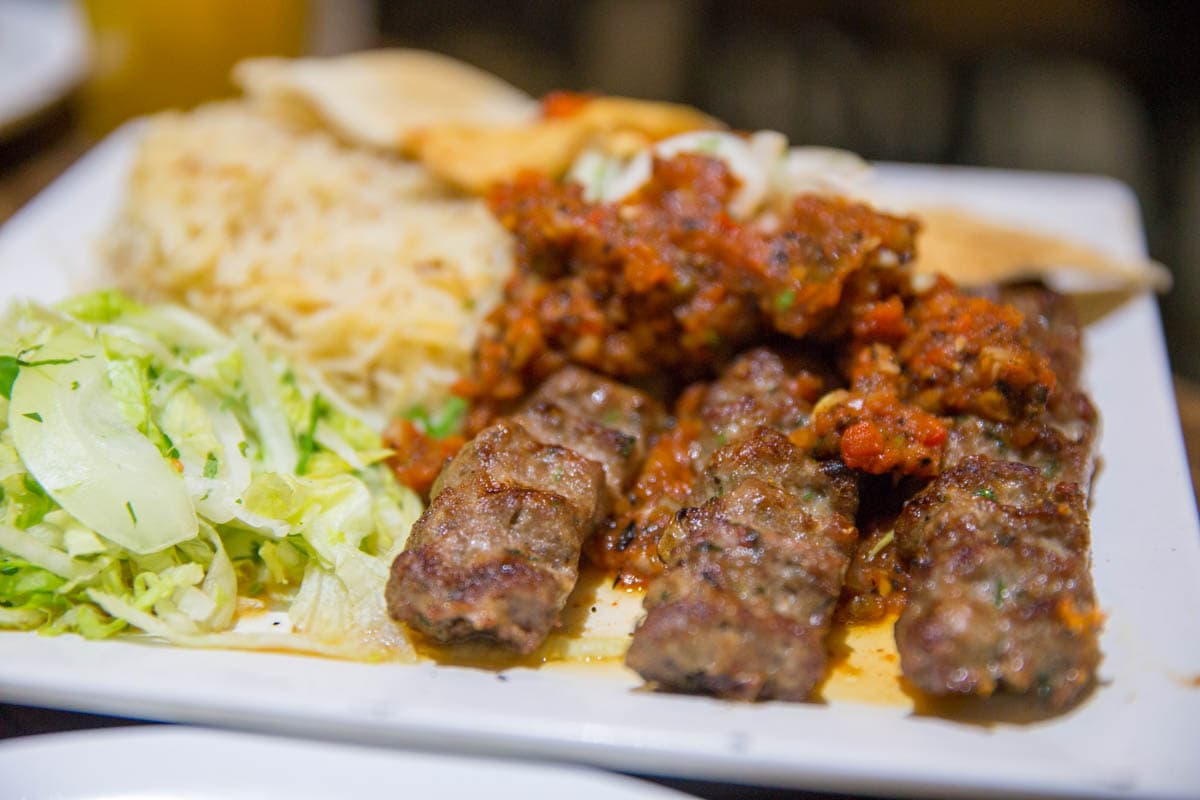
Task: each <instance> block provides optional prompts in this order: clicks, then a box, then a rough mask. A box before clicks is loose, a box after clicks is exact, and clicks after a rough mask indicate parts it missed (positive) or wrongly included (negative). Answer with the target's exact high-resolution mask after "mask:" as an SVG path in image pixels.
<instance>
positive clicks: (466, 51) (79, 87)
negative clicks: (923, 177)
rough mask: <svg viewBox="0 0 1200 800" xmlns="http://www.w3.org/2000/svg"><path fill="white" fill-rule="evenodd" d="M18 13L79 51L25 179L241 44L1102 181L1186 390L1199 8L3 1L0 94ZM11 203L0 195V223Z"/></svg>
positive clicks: (36, 130) (0, 145)
mask: <svg viewBox="0 0 1200 800" xmlns="http://www.w3.org/2000/svg"><path fill="white" fill-rule="evenodd" d="M22 7H24V8H25V10H26V12H28V11H29V9H30V8H31V7H32V8H40V9H42V10H43V11H45V10H46V9H48V8H53V7H57V8H59V9H60V10H64V9H65V10H67V11H70V12H74V13H75V17H74V18H75V21H76V22H77V23H78V24H79V29H80V30H79V35H80V36H82V38H83V41H84V44H85V46H86V47H87V51H88V53H89V55H88V57H87V58H86V61H84V62H82V63H77V64H76V65H75V70H76V72H75V77H76V80H75V83H74V84H72V85H71V88H72V89H73V91H71V92H70V93H69V94H66V95H65V99H64V100H62V101H61V102H58V103H54V104H52V105H50V106H49V107H48V108H39V109H37V111H38V113H37V114H31V115H27V116H32V117H33V118H32V119H24V120H22V122H23V124H22V125H21V126H20V130H17V131H15V132H14V130H13V126H10V127H9V128H8V129H6V128H5V127H4V126H3V125H2V124H0V181H3V180H5V179H6V176H8V177H7V179H8V180H10V181H12V180H17V181H18V183H19V182H20V180H21V179H20V178H19V176H18V177H17V178H15V179H14V178H12V177H11V173H13V172H14V171H18V172H19V171H20V170H21V169H23V168H25V167H26V164H27V162H28V160H29V157H30V155H31V154H36V153H37V152H38V151H39V150H41V149H42V148H44V147H45V146H46V143H47V141H52V140H53V139H54V138H55V137H56V136H57V137H62V136H66V137H67V138H68V139H69V141H71V142H73V143H74V146H75V147H76V148H80V150H79V151H80V152H81V151H82V150H81V148H82V147H84V146H86V145H87V144H88V143H90V142H94V141H95V139H96V138H98V137H99V136H100V135H102V134H103V133H105V132H106V131H108V130H110V129H111V128H113V127H115V126H116V125H117V124H119V123H120V122H122V121H123V120H124V119H126V118H128V117H130V116H133V115H136V114H139V113H144V112H146V111H152V110H156V109H159V108H163V107H169V106H188V105H192V104H195V103H196V102H199V101H201V100H203V99H207V98H210V97H214V96H220V95H222V94H227V93H229V92H230V91H231V87H230V86H229V84H228V82H227V79H226V75H227V71H228V67H229V65H230V64H231V63H233V62H235V61H237V60H238V59H240V58H242V57H244V56H247V55H257V54H266V53H278V54H288V55H294V54H301V53H309V54H334V53H339V52H346V51H349V50H353V49H359V48H363V47H372V46H381V45H389V44H396V45H405V46H416V47H423V48H430V49H437V50H442V51H444V52H447V53H449V54H451V55H454V56H457V57H460V58H463V59H465V60H467V61H470V62H473V63H475V64H477V65H479V66H481V67H484V68H485V69H488V70H491V71H493V72H495V73H497V74H498V75H500V76H501V77H504V78H506V79H507V80H509V81H510V82H512V83H514V84H516V85H517V86H520V87H522V88H524V89H526V90H528V91H529V92H532V93H534V94H542V93H544V92H547V91H549V90H552V89H559V88H564V89H576V90H596V91H602V92H609V93H615V94H626V95H632V96H638V97H651V98H660V99H671V100H681V101H684V102H689V103H692V104H695V105H697V106H700V107H702V108H704V109H705V110H708V111H711V112H713V113H715V114H717V115H718V116H721V117H723V118H724V119H726V120H727V121H729V122H730V123H731V124H733V125H734V126H739V127H746V128H774V129H777V130H780V131H783V132H785V133H786V134H788V136H789V137H790V138H791V139H792V140H793V141H794V142H797V143H803V144H823V145H830V146H835V147H842V148H847V149H850V150H853V151H856V152H858V153H860V154H862V155H864V156H866V157H867V158H871V159H884V160H896V161H915V162H926V163H946V164H975V165H982V166H994V167H1005V168H1018V169H1033V170H1054V171H1066V172H1087V173H1099V174H1104V175H1111V176H1113V177H1116V178H1118V179H1120V180H1122V181H1124V182H1126V183H1127V184H1129V185H1130V186H1131V187H1132V188H1133V189H1134V190H1135V191H1136V192H1137V195H1138V197H1139V198H1140V200H1141V203H1142V208H1143V213H1144V218H1145V222H1146V226H1147V236H1148V240H1149V248H1150V252H1151V255H1153V256H1154V257H1155V258H1156V259H1158V260H1160V261H1162V262H1164V263H1165V264H1167V265H1168V266H1170V267H1171V268H1172V270H1173V272H1174V274H1175V280H1176V288H1175V290H1174V291H1173V292H1172V293H1171V294H1169V295H1167V296H1166V297H1164V298H1163V299H1162V307H1163V312H1164V317H1165V323H1166V326H1167V331H1168V335H1169V341H1170V345H1171V353H1172V359H1173V364H1174V367H1175V369H1176V371H1177V372H1178V373H1180V374H1183V375H1187V376H1190V377H1191V378H1193V379H1197V380H1200V348H1195V347H1191V346H1190V345H1191V344H1192V343H1193V342H1195V341H1200V314H1197V313H1195V311H1194V309H1195V307H1196V303H1197V300H1200V225H1196V224H1194V223H1193V221H1194V220H1197V219H1200V59H1197V58H1196V57H1195V55H1194V43H1195V40H1196V35H1197V34H1198V33H1200V4H1196V3H1192V2H1186V1H1185V0H1175V1H1174V2H1172V1H1171V0H1162V1H1161V2H1153V3H1138V2H1132V0H1027V2H1020V3H1013V2H1002V1H1000V0H995V1H994V2H970V0H958V2H954V1H952V0H912V2H907V3H896V2H887V1H885V0H839V1H837V2H834V1H832V0H801V1H799V2H784V1H783V0H738V1H736V2H734V1H732V0H579V1H578V2H560V1H559V0H510V2H506V3H496V2H491V1H490V0H440V2H428V0H254V1H253V2H242V0H176V1H175V2H159V0H79V2H77V3H75V4H71V3H65V2H54V0H0V62H3V64H0V95H2V94H3V89H4V81H8V82H9V83H13V82H14V81H16V80H18V78H19V76H15V75H14V74H13V73H12V71H11V70H10V69H9V68H7V67H5V66H4V65H5V64H8V63H11V62H16V63H17V64H18V66H21V65H28V64H29V63H30V62H31V61H32V60H35V57H36V54H32V55H31V54H30V53H32V50H30V48H31V45H30V42H29V36H28V35H27V34H25V33H24V32H22V31H21V30H18V28H19V26H16V25H14V23H13V20H14V19H16V17H14V16H13V11H12V10H13V9H14V8H17V9H19V8H22ZM60 45H61V42H60ZM22 49H24V50H30V53H19V52H18V51H19V50H22ZM39 52H42V53H44V52H46V48H45V47H42V48H41V50H40V51H39ZM60 69H61V65H60ZM2 111H3V107H2V99H0V112H2ZM52 170H53V166H51V167H44V168H42V171H41V172H39V173H38V174H37V176H36V177H35V178H31V179H29V180H28V181H27V183H26V184H25V185H27V186H30V187H33V186H36V185H37V184H38V183H39V182H41V180H42V179H43V178H45V173H46V172H47V171H52ZM14 197H15V198H16V199H13V198H14ZM23 199H24V196H23V195H22V194H21V193H20V191H18V192H17V193H16V194H15V195H14V194H12V193H11V192H10V194H9V197H8V198H7V199H4V198H0V218H2V216H3V215H5V213H4V212H6V211H7V212H11V211H12V210H13V207H14V206H15V205H17V204H19V203H20V202H22V201H23ZM3 203H8V206H9V207H8V208H7V209H6V208H5V207H4V205H3Z"/></svg>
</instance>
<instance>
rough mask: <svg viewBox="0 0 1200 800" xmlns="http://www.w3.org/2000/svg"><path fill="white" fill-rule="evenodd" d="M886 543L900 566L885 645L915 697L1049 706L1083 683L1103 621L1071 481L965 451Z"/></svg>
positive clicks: (1083, 519) (1074, 694) (1081, 510)
mask: <svg viewBox="0 0 1200 800" xmlns="http://www.w3.org/2000/svg"><path fill="white" fill-rule="evenodd" d="M896 544H897V546H898V552H899V554H900V556H901V558H903V559H904V560H905V561H906V563H907V564H908V566H909V569H910V577H909V589H908V601H907V604H906V605H905V607H904V610H903V612H902V613H901V615H900V619H899V620H898V621H897V623H896V644H897V646H898V648H899V650H900V660H901V666H902V668H903V671H904V675H905V677H906V678H908V680H910V681H912V682H913V683H914V684H915V685H916V686H917V687H919V688H920V689H921V690H922V691H925V692H928V693H930V694H934V695H943V694H975V695H983V696H987V695H990V694H992V693H994V692H996V691H998V690H1007V691H1011V692H1017V693H1026V692H1028V693H1033V694H1035V695H1036V696H1037V697H1039V698H1041V700H1042V701H1043V702H1044V703H1045V704H1046V706H1047V707H1049V708H1052V709H1057V708H1062V707H1065V706H1067V705H1069V704H1070V703H1071V702H1072V701H1074V700H1075V699H1076V698H1078V697H1079V696H1080V695H1081V693H1082V692H1083V691H1084V690H1085V689H1086V688H1087V687H1088V686H1089V684H1090V683H1091V680H1092V676H1093V674H1094V672H1095V669H1096V665H1097V663H1098V662H1099V660H1100V651H1099V649H1098V645H1097V635H1098V632H1099V628H1100V625H1101V620H1102V617H1101V615H1100V613H1099V612H1098V611H1097V608H1096V602H1095V598H1094V594H1093V589H1092V579H1091V575H1090V571H1089V534H1088V516H1087V508H1086V506H1085V504H1084V497H1083V494H1082V493H1081V492H1080V491H1079V489H1078V488H1077V486H1076V485H1074V484H1070V483H1054V482H1048V481H1047V480H1046V479H1045V478H1044V477H1043V476H1042V474H1041V473H1040V472H1039V471H1038V470H1037V469H1035V468H1033V467H1030V466H1026V465H1024V464H1016V463H1012V462H1000V461H994V460H991V459H988V458H984V457H982V456H972V457H970V458H967V459H965V460H964V461H962V462H961V463H960V464H959V465H958V466H956V467H955V468H953V469H952V470H950V471H949V472H946V473H944V474H943V475H941V476H940V477H939V478H938V479H937V480H935V481H933V482H932V483H931V484H929V486H927V487H926V488H925V489H924V490H922V491H921V493H920V494H918V495H917V496H916V498H915V499H914V500H913V501H911V502H910V503H909V504H908V505H907V506H906V507H905V509H904V512H903V513H902V514H901V516H900V519H899V521H898V522H897V524H896Z"/></svg>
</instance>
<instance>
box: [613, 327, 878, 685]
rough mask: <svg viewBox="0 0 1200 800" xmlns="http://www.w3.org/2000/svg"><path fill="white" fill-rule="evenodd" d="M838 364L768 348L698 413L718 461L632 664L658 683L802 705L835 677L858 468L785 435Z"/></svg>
mask: <svg viewBox="0 0 1200 800" xmlns="http://www.w3.org/2000/svg"><path fill="white" fill-rule="evenodd" d="M827 372H828V370H826V369H825V368H823V366H822V365H821V364H820V363H819V362H818V361H815V360H814V359H812V358H811V357H808V358H800V357H796V356H790V357H783V356H781V355H780V354H779V353H777V352H773V351H771V350H768V349H765V348H760V349H758V350H753V351H750V352H748V353H746V354H743V355H742V356H740V357H739V358H738V359H737V360H735V362H734V363H733V364H731V365H730V367H729V368H728V369H727V370H726V371H725V372H724V374H722V376H721V377H720V379H718V380H717V381H716V382H715V383H714V384H713V385H712V386H710V387H709V388H708V390H707V392H706V396H705V399H704V401H703V402H702V404H701V407H700V409H699V412H698V415H697V416H698V417H699V419H700V420H702V421H703V431H702V433H701V434H700V436H699V441H698V450H699V456H698V458H699V459H704V460H707V465H706V466H705V467H704V469H703V471H702V472H701V473H700V475H699V480H698V481H697V483H696V485H695V486H694V487H693V490H692V494H691V498H690V500H689V501H688V503H687V504H686V506H687V507H684V508H682V509H681V510H680V511H678V513H677V514H675V516H674V519H673V520H672V522H671V523H670V524H669V525H668V526H667V528H666V532H665V534H664V535H663V537H662V540H661V542H660V547H659V552H660V555H661V557H662V560H663V561H664V562H665V565H666V568H665V572H664V574H663V575H662V576H660V577H658V578H657V579H655V580H654V581H653V582H652V583H651V584H650V587H649V589H648V591H647V594H646V600H645V606H646V610H647V616H646V618H645V620H644V621H643V622H642V623H641V625H640V626H639V627H638V629H637V630H636V631H635V633H634V637H633V643H632V645H631V647H630V650H629V654H628V656H627V659H626V661H627V663H628V664H629V665H630V666H631V667H632V668H633V669H635V670H636V671H638V672H639V673H640V674H641V675H642V677H644V678H645V679H646V680H648V681H650V682H652V683H653V684H655V685H656V686H657V687H659V688H661V689H666V690H670V691H683V692H700V693H705V694H714V695H717V696H720V697H728V698H736V699H743V700H754V699H768V698H780V699H788V700H804V699H806V698H807V697H808V696H809V694H810V693H811V691H812V688H813V686H814V685H815V684H816V682H817V681H818V680H819V679H820V677H821V676H822V675H823V674H824V671H825V660H826V653H825V645H824V639H825V634H826V633H827V631H828V628H829V620H830V615H831V613H832V610H833V606H834V603H835V602H836V600H837V597H838V594H839V592H840V590H841V582H842V578H843V576H844V574H845V570H846V565H847V563H848V561H849V556H850V551H851V549H852V547H853V544H854V540H855V537H856V534H855V530H854V524H853V519H854V512H855V507H856V505H857V491H856V487H855V482H854V479H853V478H852V477H851V475H850V473H849V470H846V469H844V468H842V467H841V466H840V465H836V464H832V463H831V464H827V465H822V464H820V463H819V462H816V461H814V460H812V459H811V458H809V457H807V455H806V454H805V453H804V452H803V451H802V450H801V449H800V448H798V447H797V446H796V445H794V444H792V442H791V441H789V440H788V438H787V436H785V435H784V434H783V433H782V432H781V429H782V430H792V429H794V428H797V427H799V426H800V425H802V424H803V423H804V421H805V419H806V418H807V416H808V413H809V411H811V401H810V399H809V398H810V397H816V396H819V395H820V394H821V392H822V391H823V390H824V389H827V388H829V386H828V381H829V378H828V376H827V374H826V373H827ZM714 451H715V452H714ZM710 454H711V457H710Z"/></svg>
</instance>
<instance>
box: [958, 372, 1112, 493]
mask: <svg viewBox="0 0 1200 800" xmlns="http://www.w3.org/2000/svg"><path fill="white" fill-rule="evenodd" d="M1070 402H1071V405H1072V406H1073V409H1074V410H1073V411H1071V412H1070V413H1071V415H1072V416H1074V417H1075V419H1074V420H1071V421H1066V420H1062V421H1060V420H1055V419H1054V417H1053V416H1052V415H1051V414H1049V413H1045V414H1042V415H1041V416H1039V417H1038V418H1036V419H1034V420H1030V421H1026V422H1019V423H1006V422H993V421H991V420H985V419H980V418H979V417H959V418H958V419H956V420H955V421H954V424H953V425H952V426H951V427H950V433H949V436H948V437H947V440H946V449H945V452H944V455H943V461H942V468H943V470H947V469H950V468H952V467H953V466H954V465H956V464H958V463H960V462H961V461H963V460H964V459H966V458H968V457H970V456H973V455H978V456H986V457H987V458H991V459H994V460H997V461H1016V462H1018V463H1020V464H1027V465H1029V466H1031V467H1034V468H1035V469H1037V470H1038V471H1039V472H1041V474H1042V476H1043V477H1044V478H1045V479H1046V480H1048V481H1052V482H1065V483H1074V484H1076V485H1078V486H1079V487H1080V490H1081V491H1082V492H1083V494H1084V496H1085V497H1086V496H1087V494H1088V493H1089V492H1090V487H1091V482H1092V473H1093V471H1094V469H1095V465H1096V459H1095V456H1094V453H1093V446H1094V444H1095V438H1096V427H1097V418H1096V412H1095V408H1094V407H1093V406H1092V404H1091V401H1089V400H1088V398H1087V395H1085V394H1083V393H1082V392H1073V393H1072V396H1071V398H1070ZM1060 407H1061V408H1064V409H1066V408H1068V406H1067V403H1066V402H1064V403H1063V404H1062V406H1060ZM1064 415H1065V414H1064Z"/></svg>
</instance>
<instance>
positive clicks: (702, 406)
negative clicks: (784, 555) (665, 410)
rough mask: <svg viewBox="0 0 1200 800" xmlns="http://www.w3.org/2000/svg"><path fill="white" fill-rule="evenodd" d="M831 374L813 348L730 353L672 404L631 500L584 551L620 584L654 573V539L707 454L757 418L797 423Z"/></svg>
mask: <svg viewBox="0 0 1200 800" xmlns="http://www.w3.org/2000/svg"><path fill="white" fill-rule="evenodd" d="M836 381H837V377H836V375H835V374H834V371H833V369H832V368H831V367H830V366H829V365H828V364H827V363H826V362H825V361H824V360H823V359H822V357H821V356H820V354H818V353H816V352H813V351H809V350H804V349H800V348H796V347H793V348H787V349H784V348H768V347H758V348H755V349H753V350H749V351H747V352H745V353H742V354H741V355H739V356H738V357H737V358H735V359H734V360H733V361H732V362H731V363H730V364H729V366H728V367H726V368H725V369H724V370H723V371H722V373H721V375H720V377H719V378H718V379H717V380H716V381H714V382H713V383H711V384H708V385H703V384H695V385H693V386H692V387H689V388H688V390H687V391H686V392H685V393H684V394H683V396H682V397H681V398H680V400H679V402H678V403H677V405H676V410H675V417H676V420H675V426H674V428H672V429H671V430H670V431H667V432H665V433H664V434H663V435H662V436H660V437H659V438H658V439H657V440H656V441H655V443H654V445H653V447H652V448H651V452H650V454H649V457H648V458H647V459H646V461H645V462H644V464H643V467H642V471H641V473H640V474H639V475H638V478H637V481H636V483H635V484H634V486H633V490H632V492H631V500H632V503H631V507H630V508H629V509H628V511H627V512H626V513H624V514H621V515H619V516H618V517H617V519H616V520H615V525H614V526H613V528H612V529H610V530H607V531H602V532H601V534H600V535H599V536H598V537H597V538H596V540H595V541H594V542H590V543H589V544H588V550H587V552H588V554H589V557H591V558H592V559H593V561H595V562H597V563H599V564H601V565H604V566H606V567H615V568H617V569H619V570H620V579H621V580H622V582H624V583H627V584H635V583H640V582H642V581H644V580H646V579H648V578H652V577H654V576H656V575H658V574H659V573H661V572H662V561H661V560H660V559H659V558H658V540H659V539H660V538H661V537H662V534H663V531H665V530H666V527H667V525H669V524H670V522H671V520H672V519H673V518H674V516H675V512H677V511H678V510H679V509H680V508H683V506H684V503H685V501H686V500H687V499H688V497H689V496H690V495H691V493H692V489H693V485H694V484H695V483H696V478H697V476H698V474H699V472H700V470H701V469H702V468H703V466H704V464H705V463H706V462H707V461H708V459H709V456H710V455H712V453H713V452H714V451H715V450H717V449H718V448H720V447H721V446H722V445H725V444H727V443H729V442H734V441H737V440H739V439H741V438H743V437H745V436H748V435H750V434H751V433H753V432H754V430H755V429H756V428H757V427H758V426H761V425H765V426H767V427H770V428H775V429H778V430H781V431H785V432H787V431H792V430H794V429H796V428H798V427H799V426H801V425H802V424H804V422H805V420H806V419H807V418H808V414H809V412H810V411H811V409H812V403H813V401H815V400H816V399H817V398H818V397H820V396H821V395H822V394H823V393H824V392H826V391H828V390H829V389H830V388H832V387H833V386H835V385H836ZM703 499H706V498H702V499H701V501H700V502H703Z"/></svg>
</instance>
